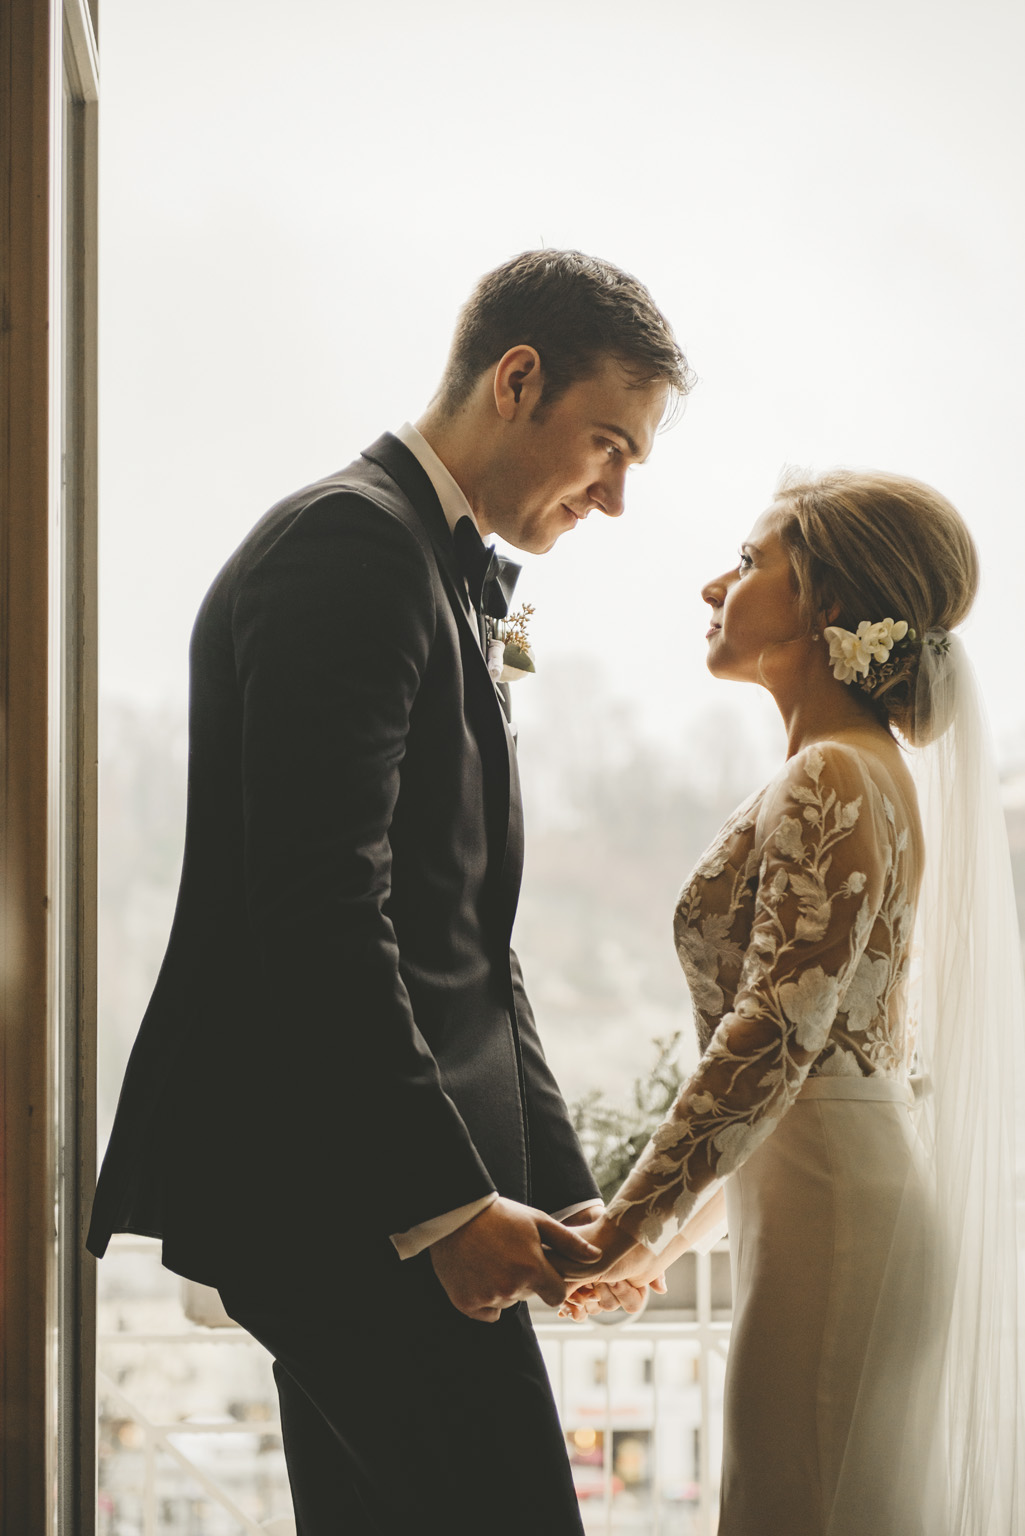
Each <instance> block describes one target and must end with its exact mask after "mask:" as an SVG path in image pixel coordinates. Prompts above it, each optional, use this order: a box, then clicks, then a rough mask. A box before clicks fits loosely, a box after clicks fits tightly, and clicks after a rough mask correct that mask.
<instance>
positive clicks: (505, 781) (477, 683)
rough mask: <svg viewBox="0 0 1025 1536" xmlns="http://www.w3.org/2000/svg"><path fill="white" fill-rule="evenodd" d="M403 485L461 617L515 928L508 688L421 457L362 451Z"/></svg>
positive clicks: (518, 856) (516, 871)
mask: <svg viewBox="0 0 1025 1536" xmlns="http://www.w3.org/2000/svg"><path fill="white" fill-rule="evenodd" d="M363 458H364V459H369V460H370V461H371V463H373V464H375V465H376V466H377V467H378V468H379V469H381V470H383V471H384V473H385V474H386V475H387V476H388V478H389V479H390V480H392V481H393V482H394V484H395V485H396V486H397V487H398V489H399V490H400V491H401V492H402V494H403V496H404V497H405V498H406V500H407V501H408V502H409V503H410V505H411V506H412V508H413V510H414V512H415V513H416V515H417V517H418V518H419V520H420V522H421V523H422V524H423V527H424V529H425V530H426V532H427V535H428V537H429V539H430V542H431V547H432V549H433V550H434V553H435V556H436V558H437V562H438V570H439V572H440V574H441V578H442V582H443V585H444V587H445V591H446V593H447V595H448V599H449V602H450V603H451V605H452V608H453V609H454V610H455V612H456V614H457V616H458V618H459V645H460V652H461V654H462V660H463V676H464V680H465V685H466V695H467V699H468V700H469V699H471V698H472V699H474V700H479V701H480V708H479V714H480V717H481V719H482V724H483V725H484V728H485V729H484V737H483V739H482V742H481V746H482V751H486V752H487V757H486V758H485V760H484V764H485V772H486V773H487V775H488V785H487V789H488V793H487V795H486V797H485V798H486V804H487V805H488V807H489V812H488V822H489V826H490V828H491V838H492V841H493V846H494V847H495V848H496V849H500V850H501V858H500V861H499V864H498V882H497V886H498V888H497V898H498V902H497V904H498V909H499V921H501V922H502V923H503V924H504V925H507V926H508V928H509V930H510V932H511V930H512V923H513V918H514V917H515V914H516V903H517V899H518V896H519V888H520V877H521V875H522V871H523V812H522V808H521V804H520V786H519V775H518V772H517V766H516V743H515V741H514V740H513V736H512V732H511V731H510V729H509V720H510V710H509V695H508V689H507V688H506V687H505V686H504V685H498V686H496V685H495V683H494V681H493V680H492V677H491V674H490V672H489V671H488V666H487V661H486V659H485V655H484V650H483V648H482V645H483V641H482V635H481V633H480V632H479V629H478V623H479V622H480V623H481V624H482V622H483V621H478V617H477V615H476V614H475V613H474V611H473V609H472V607H471V606H470V600H469V598H468V597H467V595H466V583H465V582H464V580H463V577H462V574H461V572H460V571H459V568H458V567H457V565H456V563H455V556H454V553H453V549H452V533H451V530H450V529H449V526H448V523H447V521H446V519H445V514H444V512H443V510H442V506H441V502H440V501H439V500H438V494H437V492H436V491H435V489H434V486H433V485H432V484H431V480H430V476H429V475H428V473H427V471H426V470H425V469H424V467H423V465H422V464H421V463H420V461H419V459H417V458H416V456H415V455H414V454H412V453H410V451H409V449H408V448H407V447H406V446H405V444H404V443H401V442H400V441H399V440H398V438H397V437H394V436H393V435H392V434H391V433H390V432H385V433H383V434H382V435H381V436H380V437H379V438H378V439H377V441H376V442H375V443H372V444H371V445H370V447H369V448H365V449H364V450H363Z"/></svg>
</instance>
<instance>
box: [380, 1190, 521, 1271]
mask: <svg viewBox="0 0 1025 1536" xmlns="http://www.w3.org/2000/svg"><path fill="white" fill-rule="evenodd" d="M497 1199H498V1195H497V1194H496V1193H494V1192H492V1193H491V1194H490V1195H483V1196H482V1197H481V1198H480V1199H479V1200H471V1201H470V1203H469V1205H460V1206H459V1207H457V1209H456V1210H454V1211H446V1212H445V1214H444V1215H443V1216H432V1217H431V1218H430V1220H429V1221H422V1222H420V1224H419V1226H416V1227H410V1229H409V1231H408V1232H393V1233H392V1234H391V1240H392V1242H393V1243H394V1244H395V1251H396V1252H397V1253H398V1256H399V1258H400V1259H412V1258H415V1257H416V1255H417V1254H418V1253H423V1251H424V1249H425V1248H429V1247H430V1246H431V1244H432V1243H437V1242H440V1240H441V1239H442V1238H443V1237H448V1235H449V1233H450V1232H458V1231H459V1228H460V1227H465V1226H466V1223H467V1222H468V1221H472V1220H473V1218H474V1217H475V1216H479V1215H480V1213H481V1211H486V1210H487V1208H488V1206H489V1205H494V1203H495V1201H496V1200H497Z"/></svg>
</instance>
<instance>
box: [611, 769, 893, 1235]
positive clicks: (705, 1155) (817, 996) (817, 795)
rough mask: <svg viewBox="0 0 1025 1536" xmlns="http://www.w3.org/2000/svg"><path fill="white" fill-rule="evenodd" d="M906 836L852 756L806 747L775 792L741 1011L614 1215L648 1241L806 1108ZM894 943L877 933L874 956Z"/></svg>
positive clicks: (688, 1086)
mask: <svg viewBox="0 0 1025 1536" xmlns="http://www.w3.org/2000/svg"><path fill="white" fill-rule="evenodd" d="M901 838H906V833H901V834H899V835H898V832H897V829H896V825H895V822H894V819H893V808H892V806H891V805H890V804H889V802H888V801H887V800H886V799H885V797H884V796H883V795H882V793H881V792H880V790H879V789H878V788H877V786H876V785H875V784H874V783H873V781H872V779H871V778H870V776H869V774H868V773H867V771H866V769H865V767H864V764H863V762H862V759H861V758H860V757H859V756H858V754H857V753H855V752H854V751H853V750H852V749H850V748H847V747H844V746H840V745H838V744H836V743H826V744H823V745H822V746H820V747H810V748H806V749H805V750H804V751H803V752H801V753H799V754H798V755H797V756H796V757H794V758H792V759H791V760H790V762H789V763H788V764H787V766H786V770H785V772H784V774H783V775H781V777H780V778H779V779H778V780H777V781H774V783H773V784H771V785H770V786H769V788H768V790H767V791H766V794H765V798H764V800H763V802H762V810H761V813H760V815H759V818H758V827H757V831H756V856H755V866H756V867H757V869H758V875H757V892H756V895H755V902H754V914H753V919H752V923H751V930H750V937H749V940H748V942H747V946H746V949H745V950H744V952H743V956H742V959H741V963H740V974H739V980H738V985H737V989H736V993H735V996H734V998H733V1005H732V1008H730V1010H729V1011H728V1012H727V1013H725V1014H724V1015H723V1017H722V1018H721V1020H720V1022H719V1024H718V1027H717V1028H716V1030H715V1032H714V1034H713V1035H712V1038H711V1040H710V1041H709V1044H708V1047H707V1049H706V1050H705V1052H704V1055H703V1056H702V1058H701V1061H700V1062H699V1063H698V1066H697V1068H696V1070H695V1071H694V1073H693V1075H692V1076H691V1078H690V1079H689V1080H688V1081H687V1083H685V1085H684V1087H683V1088H682V1090H681V1092H680V1095H679V1097H678V1098H677V1100H676V1103H675V1104H674V1106H673V1108H672V1110H671V1111H670V1113H669V1115H668V1117H667V1118H666V1119H665V1120H664V1121H663V1123H662V1125H661V1126H660V1127H659V1128H658V1130H657V1131H656V1132H655V1134H654V1136H653V1137H652V1139H651V1141H650V1142H649V1143H648V1145H647V1147H646V1148H645V1150H644V1152H643V1153H642V1155H641V1157H640V1159H639V1160H638V1162H637V1164H636V1166H635V1167H634V1169H633V1171H632V1172H631V1173H630V1175H629V1177H628V1178H627V1180H626V1182H625V1183H624V1184H623V1186H622V1188H621V1189H620V1190H619V1192H618V1194H617V1195H616V1196H615V1198H614V1200H613V1201H612V1203H611V1204H610V1206H609V1208H608V1211H607V1215H608V1216H609V1217H611V1218H612V1219H613V1220H615V1221H617V1222H618V1223H619V1224H620V1225H621V1226H623V1227H625V1228H626V1229H627V1231H629V1232H631V1233H632V1234H633V1235H634V1236H635V1237H637V1238H639V1239H640V1240H641V1241H643V1242H646V1243H648V1244H650V1245H652V1246H654V1247H656V1248H659V1249H660V1248H661V1247H663V1246H664V1245H665V1243H666V1242H667V1241H668V1240H669V1239H670V1238H671V1237H672V1236H674V1235H675V1233H676V1232H677V1231H678V1230H679V1227H680V1226H682V1225H683V1223H684V1222H685V1221H686V1219H687V1217H688V1216H689V1215H690V1214H691V1213H692V1212H693V1210H694V1208H695V1206H696V1205H697V1204H699V1203H701V1197H702V1196H703V1195H704V1194H705V1192H706V1191H707V1192H709V1193H710V1192H711V1190H710V1186H712V1185H713V1183H714V1181H716V1180H718V1179H721V1178H723V1177H725V1176H726V1175H727V1174H729V1173H732V1172H733V1171H734V1170H735V1169H736V1168H738V1167H739V1166H740V1165H741V1164H742V1163H743V1162H744V1161H745V1160H746V1159H747V1158H748V1157H749V1156H750V1155H751V1153H752V1152H753V1151H754V1149H755V1148H756V1147H757V1146H758V1145H759V1144H760V1143H761V1142H763V1141H764V1140H765V1138H766V1137H767V1136H768V1135H769V1134H770V1133H771V1132H772V1130H773V1128H774V1127H775V1126H776V1125H777V1124H778V1122H779V1121H780V1119H781V1118H782V1116H783V1115H784V1114H785V1113H786V1112H787V1110H788V1109H789V1108H790V1106H791V1104H792V1103H793V1102H794V1099H795V1098H796V1097H797V1093H798V1091H799V1089H800V1087H801V1084H802V1083H803V1082H804V1080H805V1078H806V1076H807V1075H808V1071H809V1068H810V1067H811V1066H812V1063H813V1062H814V1061H815V1059H816V1057H817V1056H819V1054H820V1053H821V1052H822V1051H823V1048H824V1047H825V1046H826V1043H827V1041H828V1039H829V1034H830V1030H831V1028H832V1026H833V1024H834V1021H835V1020H836V1016H837V1013H838V1012H839V1011H840V1009H841V1006H842V1004H843V1001H844V996H845V993H846V992H847V989H848V987H849V985H850V982H851V979H852V977H853V976H854V973H855V970H856V969H857V966H858V962H859V960H860V958H861V957H862V955H863V954H864V952H865V950H866V947H867V945H868V943H869V939H870V936H871V935H872V933H873V928H874V926H875V924H876V920H877V918H878V917H879V914H880V909H881V907H882V904H883V899H884V894H885V892H886V890H887V888H888V886H891V885H892V878H891V877H892V872H893V869H894V864H895V859H896V856H897V853H898V844H899V840H900V839H901ZM901 846H902V845H901ZM882 927H883V928H885V924H883V925H882ZM887 940H890V941H892V934H890V935H887V934H886V933H885V932H881V933H880V934H877V935H876V938H875V940H874V942H873V948H875V947H876V945H877V944H878V943H879V942H886V941H887Z"/></svg>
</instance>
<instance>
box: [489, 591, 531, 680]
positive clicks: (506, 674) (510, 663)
mask: <svg viewBox="0 0 1025 1536" xmlns="http://www.w3.org/2000/svg"><path fill="white" fill-rule="evenodd" d="M533 612H534V606H533V604H532V603H524V604H523V607H522V608H518V609H517V610H516V612H515V613H510V614H509V615H508V617H507V618H504V619H492V618H488V619H487V620H486V621H485V622H486V624H487V635H488V671H489V672H490V673H491V676H492V678H493V680H494V681H495V682H496V683H515V682H517V681H518V679H519V678H521V677H526V676H527V674H528V673H530V672H535V671H536V670H537V668H536V667H535V666H534V652H533V651H532V650H531V648H530V641H529V639H528V638H527V626H528V625H529V623H530V618H531V615H532V613H533Z"/></svg>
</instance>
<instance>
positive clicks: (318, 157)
mask: <svg viewBox="0 0 1025 1536" xmlns="http://www.w3.org/2000/svg"><path fill="white" fill-rule="evenodd" d="M1023 42H1025V7H1022V5H1021V4H1020V3H1019V0H928V3H924V0H862V3H860V4H859V5H858V6H852V5H850V4H842V5H841V4H836V3H832V0H714V3H712V0H702V3H697V0H634V3H633V4H632V5H629V6H623V5H621V4H612V3H609V0H593V3H589V4H583V3H577V0H518V3H517V4H515V5H511V6H510V5H505V6H498V5H483V4H481V3H480V0H437V3H435V4H431V5H425V4H422V3H414V0H378V3H376V4H374V5H367V4H356V3H355V0H348V3H347V0H289V4H288V5H287V6H283V5H281V4H280V0H275V3H273V4H271V3H270V0H178V3H177V4H176V5H174V6H173V7H168V6H166V5H163V4H157V3H156V0H103V4H102V14H101V51H102V118H101V122H102V128H101V221H102V222H101V263H102V265H101V305H102V307H101V327H102V355H101V391H102V393H101V412H102V417H101V421H102V428H101V453H102V457H101V513H102V686H103V687H104V689H105V691H106V692H108V693H114V694H120V695H125V696H129V697H135V698H139V699H142V700H158V699H159V700H163V699H170V700H175V699H178V698H182V697H184V693H185V685H186V671H185V668H186V647H187V642H188V634H189V630H190V627H191V623H192V618H193V615H194V612H195V609H196V607H197V605H198V603H199V600H200V598H201V597H202V594H203V592H204V591H205V589H206V587H207V585H208V584H209V582H210V580H211V578H212V577H213V575H214V573H215V571H216V570H217V568H218V567H219V565H220V564H221V562H222V561H223V560H224V559H225V558H226V556H227V555H228V554H229V553H230V551H231V550H232V549H233V547H234V546H235V544H236V543H237V542H238V540H239V539H240V538H241V537H242V535H243V534H244V533H245V531H246V530H247V528H248V527H249V526H250V525H251V524H252V523H253V522H254V521H255V519H256V518H257V517H258V516H259V515H260V514H261V513H262V512H263V511H264V510H265V509H266V508H267V507H268V506H269V505H270V504H271V503H272V502H273V501H275V500H276V499H277V498H278V497H280V496H281V495H283V494H285V493H286V492H288V491H290V490H292V489H294V488H295V487H296V486H298V485H301V484H304V483H306V482H308V481H310V480H312V479H315V478H317V477H318V476H320V475H322V474H324V473H326V472H328V471H330V470H332V469H335V468H338V467H340V466H342V465H343V464H345V463H347V462H348V461H349V460H350V459H351V458H353V457H355V455H356V454H357V453H358V451H359V449H360V448H361V447H363V446H365V445H366V444H367V443H369V442H370V441H372V439H373V438H374V437H376V436H377V435H378V433H379V432H380V431H381V430H382V429H383V428H385V427H388V426H394V425H397V424H398V423H400V422H401V421H403V420H404V419H406V418H407V417H413V418H415V417H416V416H417V415H418V414H419V412H420V411H421V409H422V408H423V406H424V404H425V403H426V400H427V399H428V397H429V396H430V394H431V393H432V391H433V388H434V386H435V384H436V382H437V379H438V376H439V373H440V370H441V366H442V363H443V361H444V357H445V354H446V351H447V346H448V340H449V336H450V332H451V328H452V323H453V320H454V317H455V313H456V311H457V309H458V307H459V305H460V303H461V302H462V300H463V299H464V298H465V296H466V294H467V293H468V292H469V290H470V288H471V287H472V285H473V283H474V282H475V280H476V278H477V277H478V276H479V275H480V273H481V272H483V271H486V270H487V269H489V268H490V267H492V266H494V265H496V264H497V263H498V262H500V261H502V260H504V259H505V258H506V257H508V256H510V255H512V254H514V253H515V252H517V251H519V250H523V249H526V248H528V247H534V246H537V245H540V244H545V245H549V246H563V245H567V246H577V247H580V248H582V249H583V250H586V251H590V252H593V253H595V254H598V255H601V256H604V257H607V258H609V259H610V260H612V261H615V262H617V263H618V264H620V265H622V266H624V267H627V268H628V269H630V270H631V271H633V272H635V273H637V275H638V276H640V277H641V278H642V279H643V280H644V281H645V282H646V283H647V284H648V286H649V287H650V288H651V290H652V292H653V294H654V296H655V298H656V300H657V301H658V302H659V304H660V305H661V306H662V308H663V309H664V310H665V312H666V313H667V314H668V315H669V317H670V319H671V320H672V322H673V324H674V326H675V328H676V330H677V334H678V336H679V337H680V340H681V341H682V343H683V344H684V346H685V348H686V350H687V353H688V356H689V358H690V360H691V362H692V364H693V366H694V367H695V369H696V370H697V373H698V375H699V377H700V383H699V386H698V388H697V389H696V391H695V392H694V394H693V396H692V398H691V400H690V402H689V403H688V406H687V409H686V412H685V414H684V416H683V418H682V419H681V420H680V421H679V422H678V423H677V425H675V426H674V427H673V428H672V429H671V430H669V431H667V432H666V433H665V434H664V435H663V436H662V437H661V439H660V440H659V442H658V445H657V447H656V450H655V453H654V455H653V457H652V459H651V462H650V463H649V464H648V465H647V466H645V467H644V468H642V469H640V470H637V471H635V472H634V473H633V475H632V477H631V485H630V487H629V489H630V499H629V503H628V508H627V514H626V516H625V517H623V518H622V519H620V520H619V521H618V522H608V521H606V520H605V519H602V518H597V517H592V518H591V519H589V520H588V522H587V524H586V526H585V527H583V528H581V529H578V530H576V531H575V532H574V533H573V534H572V535H568V536H567V537H565V538H564V539H563V540H562V541H561V542H560V544H559V545H558V546H557V547H556V549H555V550H554V551H553V552H552V553H551V554H549V555H547V556H544V557H540V558H536V559H532V558H530V557H527V560H526V566H527V568H526V570H525V572H524V575H523V577H522V578H521V583H520V590H519V594H518V596H521V597H522V598H524V599H525V600H527V601H530V602H533V603H534V605H535V608H536V610H537V611H536V616H535V619H534V624H533V629H532V635H533V639H534V644H535V649H536V651H537V653H538V658H539V668H540V669H541V671H540V673H539V676H538V677H537V678H536V679H534V680H531V682H530V683H529V684H527V683H524V684H521V685H519V686H518V696H517V705H518V708H520V709H521V710H522V711H523V712H525V714H526V716H528V717H529V715H530V713H531V711H532V710H535V709H536V708H537V703H536V699H535V698H532V697H531V695H530V692H529V690H530V689H535V690H537V691H538V692H537V694H536V697H537V698H540V697H541V696H542V695H541V691H543V688H544V678H543V669H544V665H545V660H546V658H551V657H559V656H561V655H562V654H563V653H567V654H568V653H579V654H581V655H583V654H584V653H586V652H588V651H589V650H590V651H592V652H594V653H596V655H597V658H598V659H597V660H596V661H593V662H592V663H591V664H592V665H597V666H600V668H601V669H602V671H603V672H604V673H605V674H606V676H607V679H608V684H609V687H610V689H611V690H612V691H613V692H614V693H617V694H619V695H622V696H624V697H629V698H630V699H632V700H633V702H634V705H635V707H636V710H637V713H638V715H639V717H640V719H641V721H642V723H643V725H644V726H645V728H646V729H648V730H650V731H651V732H652V733H654V734H657V735H659V736H660V737H662V738H663V739H664V740H666V741H669V742H676V743H678V744H680V746H681V748H682V747H683V746H684V745H685V743H686V740H687V736H688V731H689V730H690V729H691V727H692V726H693V723H694V722H695V720H696V719H697V718H698V717H700V716H703V715H706V714H707V711H708V710H709V708H711V707H716V708H718V707H720V706H721V704H722V690H723V689H724V687H725V686H726V685H722V684H715V683H713V682H712V681H711V680H710V679H708V677H707V676H706V674H705V671H704V665H703V657H704V640H703V638H702V637H703V634H704V630H705V620H704V610H703V607H702V604H701V602H700V598H699V596H698V593H699V589H700V586H701V584H702V581H703V580H704V579H705V578H707V577H708V576H709V575H711V574H713V573H715V572H718V571H719V570H721V569H723V568H724V567H725V566H726V565H727V564H728V563H729V562H730V560H731V558H732V555H733V552H734V551H735V549H736V546H737V544H738V543H739V541H740V539H741V538H742V537H743V536H744V534H745V533H746V532H747V529H748V528H749V526H750V524H751V523H752V521H753V520H754V518H755V516H756V515H757V513H758V512H759V511H760V510H761V509H762V507H763V506H764V505H765V504H766V502H767V501H768V500H769V499H770V496H771V492H772V487H773V485H774V482H775V480H776V478H777V475H778V473H779V471H780V469H781V467H782V466H783V465H784V464H787V463H798V464H801V465H810V466H813V467H816V468H822V467H825V466H828V465H831V464H835V463H845V464H854V465H871V466H874V467H878V468H884V469H892V470H897V471H901V472H905V473H908V474H912V475H915V476H917V477H919V478H921V479H924V480H927V481H930V482H932V483H933V484H935V485H937V486H938V487H939V488H940V489H941V490H942V491H944V492H945V493H946V494H947V495H948V496H950V497H951V499H952V500H953V501H954V502H955V503H956V504H957V505H958V506H959V507H960V508H961V510H962V511H963V512H964V514H965V516H966V518H967V519H968V521H969V523H970V524H971V526H972V528H973V530H974V532H975V534H976V536H977V538H978V541H979V544H980V547H981V552H982V557H983V562H984V572H985V575H984V585H983V590H982V593H981V597H980V600H979V604H978V608H977V612H976V615H975V616H974V617H973V619H972V620H971V621H970V624H969V626H968V628H967V630H966V638H967V640H968V642H969V644H970V646H971V649H972V651H973V654H974V656H975V658H976V661H977V664H978V666H979V669H980V672H981V674H982V677H983V682H984V687H985V690H986V692H987V694H988V697H989V701H990V707H991V712H992V714H993V715H994V717H995V720H996V723H997V726H998V733H999V734H1001V735H1002V736H1004V737H1005V738H1007V737H1009V736H1010V735H1013V734H1014V733H1018V734H1019V736H1022V735H1023V733H1025V697H1023V690H1022V687H1021V681H1020V670H1021V663H1020V659H1019V658H1020V654H1021V644H1020V641H1019V639H1018V628H1017V625H1018V620H1019V618H1020V616H1021V610H1022V607H1023V603H1025V591H1023V575H1025V527H1023V524H1025V519H1023V515H1022V499H1023V483H1025V445H1023V433H1022V415H1023V411H1022V406H1023V398H1025V346H1023V341H1025V336H1023V332H1025V288H1023V283H1022V272H1023V263H1022V255H1023V245H1025V238H1023V237H1025V191H1023V185H1025V178H1023V175H1022V139H1023V133H1022V130H1023V118H1025V107H1023V99H1025V93H1023V92H1022V90H1021V80H1022V77H1023V73H1025V47H1023ZM867 617H869V616H867ZM756 693H757V690H749V689H743V688H742V689H737V690H735V692H734V693H733V694H732V695H731V707H733V708H736V709H743V710H745V711H748V712H751V713H752V714H753V716H754V717H757V716H758V715H759V712H760V711H761V712H764V711H765V709H766V708H768V707H769V706H768V705H767V701H765V702H759V701H758V700H757V699H756Z"/></svg>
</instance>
